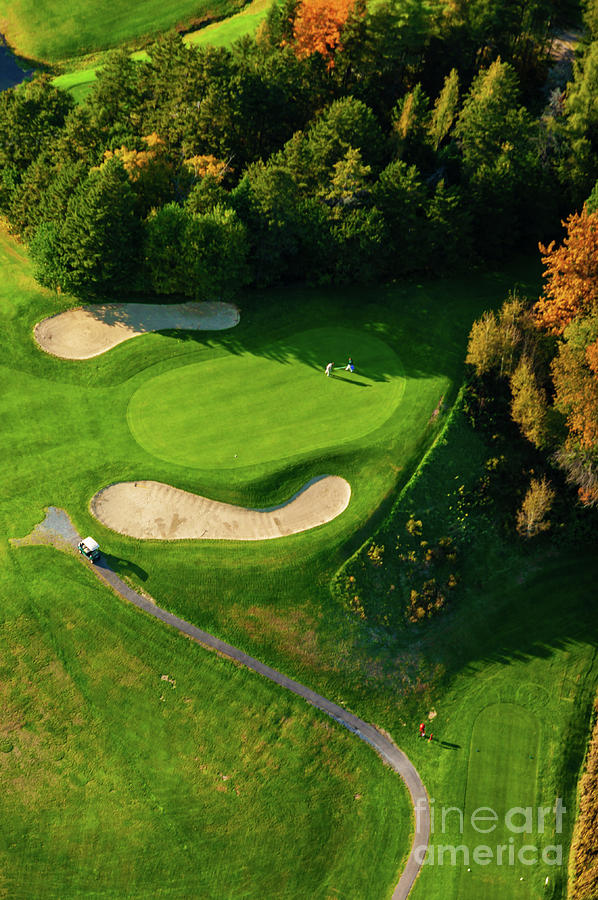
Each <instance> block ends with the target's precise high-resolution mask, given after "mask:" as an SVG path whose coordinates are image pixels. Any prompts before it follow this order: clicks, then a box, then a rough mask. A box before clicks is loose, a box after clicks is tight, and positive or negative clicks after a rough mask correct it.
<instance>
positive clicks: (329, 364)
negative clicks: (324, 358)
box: [326, 362, 334, 378]
mask: <svg viewBox="0 0 598 900" xmlns="http://www.w3.org/2000/svg"><path fill="white" fill-rule="evenodd" d="M333 369H334V363H333V362H331V363H328V365H327V366H326V374H327V375H328V377H329V378H330V376H331V375H332V370H333Z"/></svg>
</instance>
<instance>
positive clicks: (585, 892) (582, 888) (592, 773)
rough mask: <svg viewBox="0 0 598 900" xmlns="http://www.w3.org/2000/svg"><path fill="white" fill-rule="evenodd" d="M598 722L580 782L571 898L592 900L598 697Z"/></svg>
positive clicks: (597, 832)
mask: <svg viewBox="0 0 598 900" xmlns="http://www.w3.org/2000/svg"><path fill="white" fill-rule="evenodd" d="M594 716H595V724H594V730H593V734H592V737H591V739H590V744H589V747H588V755H587V760H586V769H585V772H584V774H583V775H582V777H581V781H580V784H579V814H578V818H577V821H576V823H575V832H574V834H573V842H572V844H571V870H572V881H571V885H570V891H569V894H568V896H569V897H571V900H592V898H594V897H596V896H598V699H597V700H596V701H595V704H594Z"/></svg>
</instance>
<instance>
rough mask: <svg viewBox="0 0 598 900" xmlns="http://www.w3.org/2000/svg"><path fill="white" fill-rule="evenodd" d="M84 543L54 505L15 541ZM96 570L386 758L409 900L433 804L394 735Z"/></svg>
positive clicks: (396, 894)
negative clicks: (399, 784)
mask: <svg viewBox="0 0 598 900" xmlns="http://www.w3.org/2000/svg"><path fill="white" fill-rule="evenodd" d="M80 540H81V537H80V535H79V534H77V532H76V530H75V528H74V526H73V524H72V522H71V520H70V518H69V516H68V514H67V513H66V512H65V511H64V510H62V509H57V508H56V507H53V506H51V507H49V509H48V515H47V516H46V519H45V520H44V521H43V522H41V523H40V524H39V525H37V526H36V527H35V528H34V529H33V531H32V532H31V534H30V535H28V536H27V537H25V538H21V539H13V540H12V541H11V543H12V545H13V546H16V547H22V546H27V545H32V544H51V545H53V546H56V547H58V548H59V549H67V548H71V547H72V548H74V549H75V550H76V548H77V544H78V542H79V541H80ZM92 568H93V571H94V572H95V574H96V575H97V577H98V578H100V579H101V580H102V581H104V582H105V583H106V584H108V585H109V586H110V587H111V588H112V589H113V590H114V591H115V592H116V593H117V594H119V595H120V596H121V597H123V598H124V599H125V600H128V601H129V602H130V603H133V604H134V605H135V606H137V607H138V608H139V609H142V610H144V612H146V613H148V614H149V615H150V616H153V617H154V618H155V619H160V621H161V622H164V623H165V624H167V625H170V626H172V627H173V628H176V629H177V630H178V631H180V632H182V633H183V634H186V635H187V636H188V637H190V638H193V640H196V641H198V642H199V643H200V644H202V645H203V646H204V647H209V648H210V649H211V650H215V651H216V652H217V653H220V654H221V655H222V656H225V657H227V658H228V659H232V660H234V661H235V662H238V663H241V664H242V665H244V666H246V667H247V668H248V669H251V670H252V671H254V672H257V673H258V674H259V675H263V676H264V678H268V679H269V680H270V681H273V682H274V683H275V684H278V685H280V687H284V688H286V689H287V690H289V691H292V692H293V693H294V694H297V695H298V696H299V697H303V699H304V700H306V701H307V702H308V703H310V704H311V705H312V706H315V707H317V708H318V709H321V710H322V711H323V712H325V713H326V714H327V715H329V716H330V717H331V718H332V719H334V720H335V721H336V722H338V723H339V724H340V725H343V726H344V727H345V728H347V729H348V730H349V731H352V732H353V734H355V735H357V737H359V738H360V739H361V740H362V741H365V743H367V744H370V746H372V747H373V748H374V750H376V752H377V753H378V754H379V756H381V757H382V759H383V760H384V761H385V762H387V763H388V765H389V766H390V767H391V768H392V769H394V771H395V772H397V774H398V775H400V776H401V778H402V779H403V781H404V783H405V785H406V786H407V790H408V791H409V794H410V796H411V802H412V804H413V809H414V812H415V833H414V836H413V843H412V845H411V852H410V854H409V858H408V860H407V864H406V866H405V868H404V869H403V872H402V874H401V877H400V879H399V881H398V883H397V885H396V887H395V889H394V891H393V894H392V900H405V898H406V897H407V896H408V894H409V892H410V890H411V888H412V886H413V883H414V882H415V879H416V878H417V876H418V874H419V871H420V869H421V867H422V864H423V857H424V855H425V851H426V848H427V846H428V841H429V836H430V805H429V800H428V795H427V793H426V789H425V787H424V784H423V782H422V780H421V778H420V777H419V774H418V772H417V769H416V768H415V766H414V765H413V763H412V762H411V760H410V759H409V757H408V756H407V755H406V754H405V753H403V751H402V750H400V749H399V747H397V745H396V744H395V743H394V742H393V741H392V740H391V738H390V737H387V736H386V735H384V734H382V733H381V732H380V731H378V729H377V728H375V727H374V726H373V725H370V724H368V723H367V722H365V721H364V720H363V719H360V718H358V717H357V716H355V715H353V713H351V712H349V711H348V710H346V709H344V708H343V707H342V706H338V704H336V703H332V702H331V701H330V700H327V699H326V697H322V696H321V694H317V693H316V692H315V691H312V690H311V689H310V688H308V687H306V686H305V685H303V684H301V683H300V682H298V681H294V680H293V679H292V678H288V677H287V676H286V675H283V674H282V672H278V671H277V670H276V669H272V668H271V667H270V666H267V665H265V664H264V663H262V662H260V661H259V660H258V659H255V658H254V657H253V656H249V655H248V654H247V653H244V652H243V650H239V649H238V648H237V647H233V646H232V645H231V644H227V643H225V642H224V641H221V640H220V639H219V638H217V637H214V636H213V635H211V634H208V632H207V631H202V630H201V629H200V628H196V626H195V625H191V623H190V622H186V621H185V620H184V619H179V618H178V616H174V615H173V614H172V613H169V612H167V610H165V609H161V607H159V606H157V605H156V604H155V602H154V601H153V600H151V599H148V598H147V597H143V596H142V595H141V594H138V593H137V591H134V590H133V589H132V588H130V587H129V585H128V584H125V582H124V581H123V580H122V579H121V578H119V577H118V575H117V574H116V573H115V572H113V571H112V569H110V568H109V567H108V565H107V564H106V562H105V560H104V559H103V557H102V558H101V559H100V560H99V561H98V562H97V563H96V564H95V565H94V566H92Z"/></svg>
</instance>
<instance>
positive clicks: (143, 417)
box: [127, 327, 405, 469]
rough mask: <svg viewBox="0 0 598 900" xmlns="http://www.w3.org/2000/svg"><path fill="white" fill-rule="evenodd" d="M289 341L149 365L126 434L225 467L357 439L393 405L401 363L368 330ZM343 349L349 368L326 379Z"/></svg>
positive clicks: (400, 384)
mask: <svg viewBox="0 0 598 900" xmlns="http://www.w3.org/2000/svg"><path fill="white" fill-rule="evenodd" d="M291 345H292V349H289V350H288V351H286V352H285V351H283V348H282V347H281V345H276V344H273V345H272V346H270V347H267V346H266V347H264V348H263V349H262V354H263V355H261V356H254V355H251V354H243V355H238V354H236V355H235V354H232V353H227V354H225V355H223V356H220V357H218V358H216V359H210V360H206V361H204V362H200V363H195V364H193V365H189V366H184V367H181V368H178V369H174V370H171V371H168V372H165V373H163V374H160V375H158V376H155V377H153V378H152V377H151V373H149V372H148V373H147V374H148V380H147V382H146V383H144V384H143V385H142V386H141V387H140V388H139V389H138V390H137V391H136V392H135V394H134V395H133V397H132V398H131V402H130V404H129V408H128V413H127V419H128V422H129V427H130V429H131V432H132V433H133V436H134V437H135V438H136V440H137V441H139V443H140V444H141V445H142V446H143V447H144V448H145V449H146V450H148V451H149V452H150V453H153V454H154V455H155V456H157V457H159V458H160V459H164V460H167V461H169V462H174V463H178V464H180V465H187V466H195V467H198V468H206V469H211V468H218V469H229V468H237V467H241V466H253V465H257V464H260V463H264V462H269V461H275V460H284V459H291V458H293V457H296V456H302V455H304V454H307V453H311V452H312V451H314V450H324V449H325V448H334V447H339V446H342V445H344V444H346V443H348V442H350V441H353V440H356V439H358V438H363V437H365V436H366V435H367V434H369V433H370V432H373V431H375V430H376V429H377V428H380V427H381V426H382V425H383V424H384V422H386V420H387V419H388V418H390V417H391V416H392V414H393V413H394V411H395V409H396V407H397V406H398V404H399V403H400V401H401V398H402V396H403V392H404V388H405V380H404V378H402V377H401V375H400V373H401V364H400V362H399V359H398V358H397V356H396V354H395V353H394V352H393V351H392V350H391V349H390V347H389V346H388V345H387V344H385V343H384V342H383V341H381V340H379V339H378V338H376V337H375V336H372V335H370V334H367V333H366V332H358V331H355V330H348V329H345V328H342V327H341V328H336V329H331V328H328V329H314V330H310V331H306V332H303V333H301V334H299V335H294V336H293V339H292V342H291ZM348 351H350V353H351V355H352V357H354V359H355V360H356V361H357V368H356V371H355V372H354V373H350V372H346V371H345V370H344V369H341V371H339V370H338V369H337V371H336V372H335V373H334V377H331V378H327V377H326V376H325V375H324V366H325V364H326V363H327V362H328V361H333V360H334V359H335V358H336V360H338V363H337V366H339V367H340V364H341V363H342V364H344V363H345V362H346V360H347V358H348V355H349V353H348ZM316 360H317V361H318V362H316Z"/></svg>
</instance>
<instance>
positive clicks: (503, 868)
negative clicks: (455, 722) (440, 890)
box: [457, 703, 554, 900]
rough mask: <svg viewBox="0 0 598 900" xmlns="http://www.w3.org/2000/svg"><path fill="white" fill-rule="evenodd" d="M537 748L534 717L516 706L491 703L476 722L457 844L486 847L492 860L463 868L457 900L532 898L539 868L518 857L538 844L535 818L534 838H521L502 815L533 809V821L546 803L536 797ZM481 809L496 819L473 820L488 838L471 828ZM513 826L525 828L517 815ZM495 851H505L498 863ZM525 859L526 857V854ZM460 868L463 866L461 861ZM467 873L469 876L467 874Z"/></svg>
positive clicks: (471, 847) (547, 870) (514, 899)
mask: <svg viewBox="0 0 598 900" xmlns="http://www.w3.org/2000/svg"><path fill="white" fill-rule="evenodd" d="M538 743H539V724H538V720H537V718H536V716H535V715H534V714H533V713H532V712H530V711H528V710H526V709H524V708H523V707H521V706H519V705H518V704H516V703H494V704H492V705H491V706H487V707H485V709H483V710H482V712H481V713H480V715H479V716H478V717H477V719H476V721H475V724H474V727H473V732H472V736H471V748H470V756H469V770H468V773H467V789H466V793H465V810H464V812H465V828H464V831H463V834H462V841H461V843H463V844H464V845H465V846H466V847H468V848H469V851H470V853H473V850H474V848H475V847H479V846H480V845H485V846H489V847H490V848H491V849H492V851H493V854H494V855H493V858H492V860H491V862H490V863H488V864H483V865H480V864H476V863H475V861H474V860H473V859H472V860H471V861H470V862H469V864H468V865H464V866H462V868H461V871H460V878H458V885H459V889H458V894H457V895H458V897H459V900H467V898H470V897H471V898H472V900H473V898H476V900H478V898H480V897H484V900H504V898H505V897H509V898H510V900H530V898H532V897H535V896H536V892H535V890H534V887H532V884H531V883H530V882H532V881H533V880H535V879H536V878H537V877H538V869H539V868H540V867H541V866H542V863H541V862H540V861H539V862H538V863H537V864H534V865H531V866H530V865H525V864H524V863H522V862H520V861H519V860H518V858H517V854H518V852H519V850H520V849H521V847H523V846H524V845H537V844H538V843H539V841H540V842H541V841H542V835H541V834H537V833H536V830H537V821H536V819H535V818H533V821H532V827H533V831H532V833H530V834H525V833H521V834H519V833H516V831H514V830H512V829H511V827H510V826H509V825H508V823H507V821H506V816H507V813H508V812H509V810H513V809H514V808H516V807H521V808H526V807H532V809H533V810H534V816H535V808H536V807H537V806H538V805H543V804H541V802H540V801H542V800H546V799H547V798H545V797H544V798H539V797H538V796H537V760H538ZM550 799H553V798H550ZM480 807H490V808H491V809H492V810H494V811H495V813H496V815H497V816H498V821H497V822H496V823H493V822H492V821H490V822H482V821H481V819H480V820H477V825H478V826H479V827H481V828H482V829H483V830H484V831H485V832H486V833H484V831H481V830H480V831H478V830H476V828H474V827H472V824H471V815H472V813H473V812H474V811H475V810H476V809H479V808H480ZM484 815H486V816H488V815H489V813H488V812H487V811H484V812H482V813H480V816H484ZM512 824H513V825H514V826H515V827H516V828H517V827H521V826H522V825H523V824H524V823H523V819H522V816H521V815H515V816H514V817H513V819H512ZM493 825H494V826H495V827H493ZM490 829H492V830H490ZM511 845H512V847H513V849H512V850H511V849H510V848H511ZM499 846H503V847H504V848H505V849H504V850H503V851H502V856H501V859H500V860H499V858H498V851H497V847H499ZM510 853H511V854H512V856H510V855H509V854H510ZM523 858H524V859H526V858H530V857H529V855H528V856H525V855H524V857H523ZM458 865H461V857H459V859H458ZM468 868H470V869H471V871H469V872H468V871H467V870H468ZM553 873H554V870H551V869H550V868H547V869H546V873H545V874H548V875H553ZM521 879H523V880H521Z"/></svg>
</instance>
